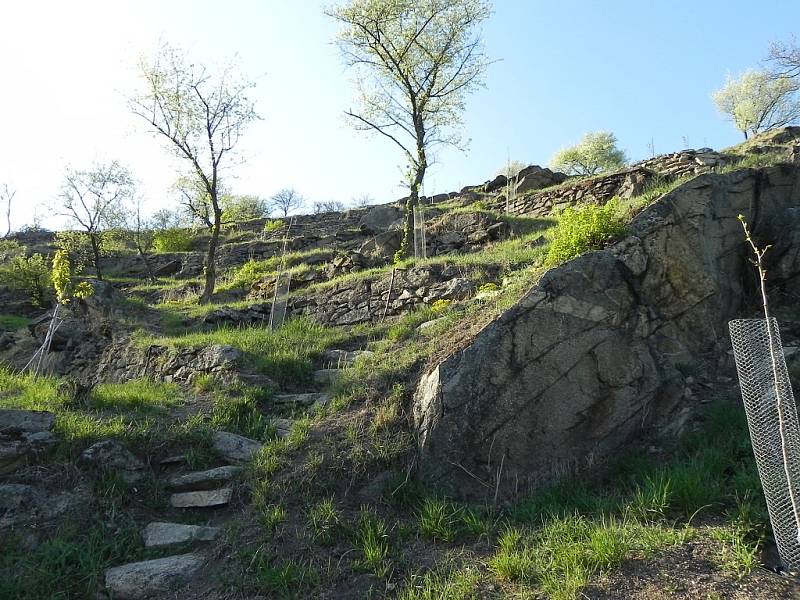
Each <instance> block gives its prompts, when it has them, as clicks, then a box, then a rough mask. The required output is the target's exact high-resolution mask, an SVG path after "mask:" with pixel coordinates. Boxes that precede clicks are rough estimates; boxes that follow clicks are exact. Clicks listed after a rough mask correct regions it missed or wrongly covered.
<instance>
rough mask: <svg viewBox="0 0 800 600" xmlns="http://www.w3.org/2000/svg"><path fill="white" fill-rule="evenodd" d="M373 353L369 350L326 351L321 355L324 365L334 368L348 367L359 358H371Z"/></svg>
mask: <svg viewBox="0 0 800 600" xmlns="http://www.w3.org/2000/svg"><path fill="white" fill-rule="evenodd" d="M374 354H375V353H374V352H371V351H369V350H327V351H326V352H325V353H324V354H323V355H322V360H323V362H324V363H325V364H327V365H329V366H332V367H336V368H342V367H350V366H352V365H353V363H354V362H356V360H358V358H359V357H361V356H372V355H374Z"/></svg>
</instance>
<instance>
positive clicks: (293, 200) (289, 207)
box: [269, 188, 306, 218]
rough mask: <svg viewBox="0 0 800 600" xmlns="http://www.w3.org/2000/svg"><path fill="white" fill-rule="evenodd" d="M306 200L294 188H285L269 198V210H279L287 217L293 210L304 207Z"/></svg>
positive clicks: (278, 211)
mask: <svg viewBox="0 0 800 600" xmlns="http://www.w3.org/2000/svg"><path fill="white" fill-rule="evenodd" d="M305 202H306V201H305V198H303V197H302V196H301V195H300V194H298V193H297V191H296V190H295V189H294V188H283V189H282V190H279V191H278V192H276V193H275V194H273V195H272V197H271V198H270V199H269V212H270V213H272V212H277V213H279V214H280V215H281V216H283V217H284V218H285V217H288V216H289V213H290V212H292V211H293V210H298V209H300V208H302V207H303V205H304V204H305Z"/></svg>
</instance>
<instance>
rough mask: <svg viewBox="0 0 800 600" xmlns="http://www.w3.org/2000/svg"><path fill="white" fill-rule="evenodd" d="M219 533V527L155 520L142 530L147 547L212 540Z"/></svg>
mask: <svg viewBox="0 0 800 600" xmlns="http://www.w3.org/2000/svg"><path fill="white" fill-rule="evenodd" d="M218 535H219V527H202V526H200V525H184V524H183V523H161V522H154V523H150V524H148V525H147V527H145V528H144V531H143V532H142V538H143V539H144V546H145V548H163V547H165V546H175V545H177V544H185V543H187V542H211V541H213V540H215V539H216V538H217V536H218Z"/></svg>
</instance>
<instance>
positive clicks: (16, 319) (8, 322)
mask: <svg viewBox="0 0 800 600" xmlns="http://www.w3.org/2000/svg"><path fill="white" fill-rule="evenodd" d="M28 323H30V319H26V318H25V317H20V316H18V315H4V314H0V330H5V331H16V330H18V329H22V328H23V327H26V326H27V325H28Z"/></svg>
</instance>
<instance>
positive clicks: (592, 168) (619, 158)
mask: <svg viewBox="0 0 800 600" xmlns="http://www.w3.org/2000/svg"><path fill="white" fill-rule="evenodd" d="M626 162H627V158H626V157H625V153H624V152H623V151H622V150H620V149H619V148H617V138H616V136H615V135H614V134H613V133H610V132H608V131H597V132H594V133H587V134H586V135H584V136H583V138H582V139H581V141H580V142H578V143H577V144H575V145H574V146H570V147H568V148H562V149H561V150H559V151H558V152H556V154H555V155H554V156H553V158H552V159H551V161H550V166H551V167H552V168H553V169H555V170H556V171H561V172H563V173H566V174H567V175H596V174H598V173H603V172H606V171H614V170H616V169H621V168H622V167H624V166H625V164H626Z"/></svg>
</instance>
